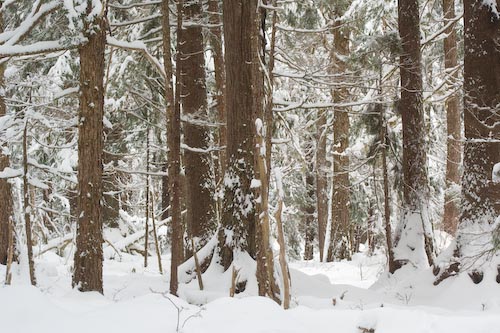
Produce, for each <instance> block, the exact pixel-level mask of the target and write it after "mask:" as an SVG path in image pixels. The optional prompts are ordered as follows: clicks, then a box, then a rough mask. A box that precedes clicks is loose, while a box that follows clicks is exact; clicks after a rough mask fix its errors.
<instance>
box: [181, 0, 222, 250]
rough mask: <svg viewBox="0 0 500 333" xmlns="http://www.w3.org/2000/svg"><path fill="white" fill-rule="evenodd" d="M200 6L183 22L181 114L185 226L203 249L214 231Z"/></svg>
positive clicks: (189, 6)
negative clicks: (183, 146)
mask: <svg viewBox="0 0 500 333" xmlns="http://www.w3.org/2000/svg"><path fill="white" fill-rule="evenodd" d="M201 12H202V8H201V3H200V2H187V3H186V4H185V7H184V15H183V16H184V19H185V20H186V21H188V22H191V24H189V25H187V26H186V27H185V28H184V30H183V32H182V39H181V40H182V42H181V44H180V46H181V49H180V56H181V58H182V91H181V95H182V98H183V99H182V106H183V108H182V110H183V112H184V118H185V120H184V123H183V126H184V141H185V143H186V146H187V147H185V149H184V163H185V169H186V183H187V184H186V185H187V186H186V188H187V191H186V208H187V216H186V222H187V223H186V224H187V231H188V236H189V238H194V239H195V240H196V244H195V245H196V246H197V247H202V246H204V245H205V244H206V242H207V241H208V240H209V239H210V238H211V236H212V235H213V233H214V232H215V229H216V227H217V226H216V223H215V211H214V204H213V203H214V202H213V199H212V198H213V191H214V189H213V186H211V184H212V182H211V174H210V164H209V157H210V155H209V153H207V152H206V151H207V149H208V147H209V141H210V140H209V139H210V138H209V136H210V133H209V132H208V130H207V127H206V126H204V125H203V124H204V123H206V122H207V120H208V113H207V90H206V86H205V53H204V44H203V34H202V28H201V23H202V22H201Z"/></svg>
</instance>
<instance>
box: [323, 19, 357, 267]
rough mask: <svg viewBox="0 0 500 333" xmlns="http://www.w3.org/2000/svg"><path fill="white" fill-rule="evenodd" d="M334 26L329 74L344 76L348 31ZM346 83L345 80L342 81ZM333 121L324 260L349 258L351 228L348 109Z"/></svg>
mask: <svg viewBox="0 0 500 333" xmlns="http://www.w3.org/2000/svg"><path fill="white" fill-rule="evenodd" d="M341 16H342V13H336V17H337V19H336V20H335V23H334V27H333V29H334V30H333V38H334V45H333V49H332V54H331V56H330V57H331V61H332V67H333V68H332V70H331V71H332V72H333V73H335V75H338V76H340V75H342V74H346V72H347V64H346V62H345V60H344V58H345V57H347V56H348V55H349V29H348V28H347V26H346V23H345V22H341V21H340V20H339V19H338V18H339V17H341ZM344 80H345V78H344ZM348 96H349V90H348V88H347V87H339V88H335V89H334V90H333V91H332V98H333V100H334V101H335V102H344V101H345V100H346V99H347V98H348ZM334 111H335V115H334V116H335V118H334V121H333V133H334V138H333V151H334V153H333V197H332V227H331V233H330V244H329V247H328V255H327V260H328V261H333V260H334V259H335V258H338V259H349V258H350V257H351V241H352V230H351V229H352V227H351V225H350V208H351V199H350V186H351V185H350V181H349V156H348V155H347V148H349V129H350V124H349V114H348V113H347V111H348V109H347V108H337V109H336V110H334Z"/></svg>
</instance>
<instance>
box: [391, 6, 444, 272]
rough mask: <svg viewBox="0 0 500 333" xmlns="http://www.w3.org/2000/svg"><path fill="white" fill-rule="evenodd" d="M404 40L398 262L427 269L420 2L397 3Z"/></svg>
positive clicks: (428, 238) (428, 242)
mask: <svg viewBox="0 0 500 333" xmlns="http://www.w3.org/2000/svg"><path fill="white" fill-rule="evenodd" d="M398 23H399V35H400V38H401V52H402V53H401V55H400V75H401V100H400V103H399V109H400V110H401V114H402V122H403V182H404V184H403V207H402V209H403V212H402V220H401V222H400V223H401V225H400V228H399V230H400V234H399V235H397V238H396V240H397V244H396V249H395V253H394V254H395V259H396V260H397V261H399V262H400V264H406V263H410V264H412V265H414V266H416V267H428V265H429V264H432V261H433V256H434V253H433V251H434V250H433V236H432V234H433V232H432V224H431V222H430V220H429V216H428V205H429V189H428V179H427V144H426V126H425V121H424V110H423V107H422V68H421V51H420V17H419V6H418V0H399V1H398Z"/></svg>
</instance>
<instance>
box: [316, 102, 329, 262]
mask: <svg viewBox="0 0 500 333" xmlns="http://www.w3.org/2000/svg"><path fill="white" fill-rule="evenodd" d="M316 126H317V141H316V212H317V219H318V243H319V258H320V261H323V260H324V258H325V256H324V249H325V237H326V224H327V222H328V177H327V175H328V170H327V169H328V167H327V160H326V133H327V131H326V111H324V110H321V111H319V119H318V123H317V125H316Z"/></svg>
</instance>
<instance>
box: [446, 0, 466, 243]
mask: <svg viewBox="0 0 500 333" xmlns="http://www.w3.org/2000/svg"><path fill="white" fill-rule="evenodd" d="M443 12H444V18H445V21H444V24H445V25H446V24H448V23H449V22H450V21H451V20H453V19H455V0H443ZM445 34H446V36H447V37H446V38H445V39H444V66H445V70H446V74H447V75H449V77H448V78H447V80H449V81H451V82H452V86H451V87H450V89H454V87H453V84H454V83H456V82H457V81H458V69H457V66H458V61H457V33H456V29H455V25H454V24H453V25H451V26H450V27H449V28H448V29H446V31H445ZM446 123H447V134H448V136H447V137H448V140H447V158H446V193H445V197H444V214H443V229H444V231H446V232H447V233H449V234H450V235H455V233H456V231H457V224H458V217H459V213H460V211H459V196H458V193H457V190H456V188H457V186H458V185H459V184H460V164H461V162H462V143H461V140H462V134H461V131H460V127H461V112H460V103H459V100H458V93H455V94H453V95H451V96H450V97H449V98H448V100H447V101H446Z"/></svg>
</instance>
